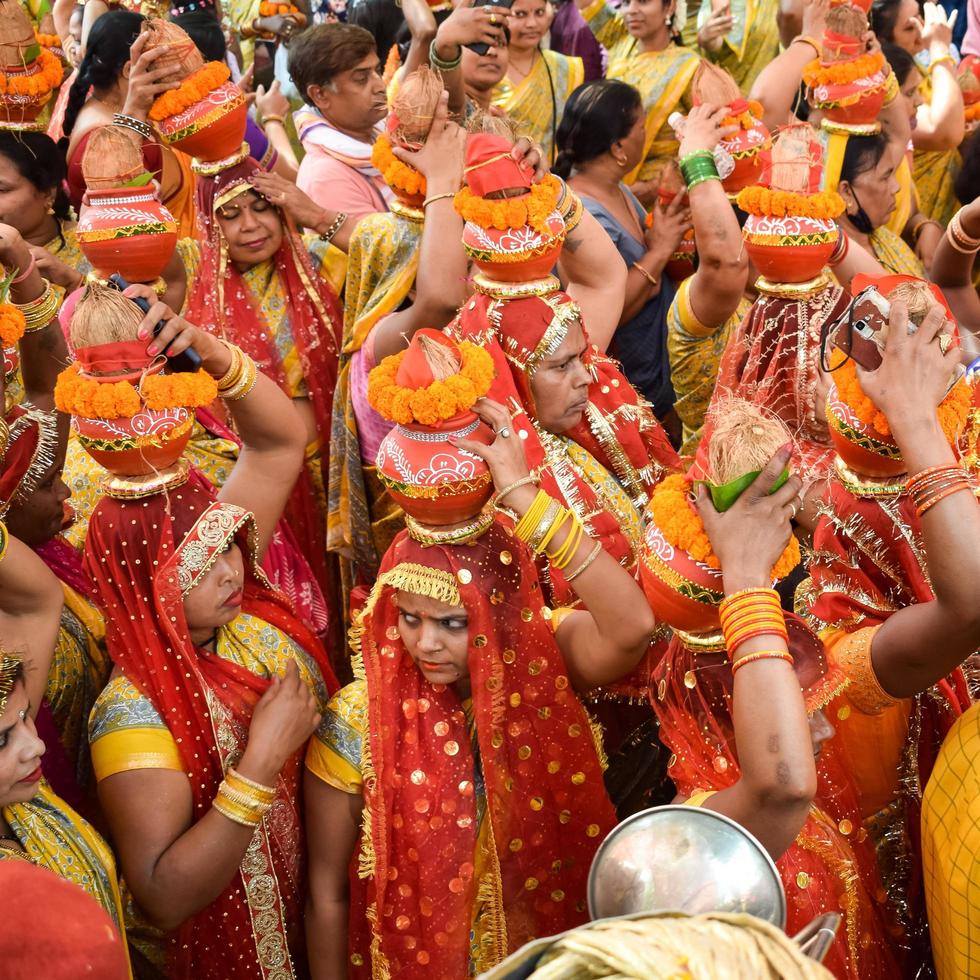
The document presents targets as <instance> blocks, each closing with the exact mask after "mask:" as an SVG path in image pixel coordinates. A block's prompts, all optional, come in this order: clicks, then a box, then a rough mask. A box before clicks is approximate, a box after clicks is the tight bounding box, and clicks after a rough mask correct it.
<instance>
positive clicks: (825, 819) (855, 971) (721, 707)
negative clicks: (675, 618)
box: [652, 614, 898, 980]
mask: <svg viewBox="0 0 980 980" xmlns="http://www.w3.org/2000/svg"><path fill="white" fill-rule="evenodd" d="M786 625H787V629H788V631H789V646H790V651H791V652H792V654H793V657H794V661H795V662H794V669H795V671H796V674H797V677H798V678H799V681H800V686H801V688H802V690H803V696H804V701H805V704H806V709H807V711H808V712H813V711H816V710H817V709H818V708H823V707H824V706H826V705H827V704H828V703H829V702H830V701H831V700H832V699H833V698H834V697H835V696H836V695H837V694H839V693H840V691H841V690H842V689H843V688H844V686H845V684H846V681H845V679H844V676H843V674H841V673H840V672H838V671H837V669H836V668H833V667H831V668H828V665H827V660H826V657H825V654H824V650H823V644H822V643H821V642H820V640H819V639H817V637H816V636H814V634H813V633H812V632H811V631H810V630H809V629H808V628H807V627H806V625H805V624H804V623H803V622H802V621H801V620H800V619H798V618H797V617H795V616H792V615H791V614H787V615H786ZM717 639H718V641H719V642H718V643H714V644H713V643H712V642H710V641H706V642H701V643H699V641H698V639H697V638H693V637H686V638H681V637H679V636H676V635H675V637H674V639H673V640H672V641H671V644H670V649H669V651H668V653H667V655H666V656H665V657H664V658H663V660H662V661H661V662H660V665H659V666H658V668H657V670H656V674H655V680H656V683H655V685H654V687H653V690H655V691H656V697H655V698H654V699H652V700H653V705H654V708H655V709H656V712H657V715H658V717H659V718H660V737H661V739H662V740H663V742H664V744H665V745H667V747H668V748H669V749H670V751H671V752H672V753H673V754H672V756H671V761H670V763H669V772H670V775H671V777H672V778H673V780H674V783H675V785H676V786H677V791H678V793H680V794H682V795H684V796H688V797H689V796H692V795H693V794H694V793H697V792H707V791H718V790H723V789H727V788H728V787H729V786H733V785H734V784H735V783H736V782H737V781H738V779H739V775H740V770H739V764H738V755H737V747H736V745H735V735H734V730H733V727H732V718H731V706H732V671H731V665H730V663H729V660H728V655H727V653H726V652H725V650H724V647H723V641H721V637H720V636H719V637H718V638H717ZM760 707H761V706H760ZM817 773H818V777H819V783H818V791H817V798H816V800H815V805H814V806H811V808H810V813H809V816H808V817H807V820H806V823H805V824H804V827H803V829H802V830H801V831H800V833H799V835H798V836H797V838H796V840H795V841H794V843H793V844H792V845H791V846H790V847H789V848H788V850H787V851H786V852H785V853H784V854H783V856H782V857H781V858H780V859H779V860H778V861H777V862H776V866H777V867H778V868H779V872H780V877H781V878H782V881H783V886H784V887H785V889H786V897H787V906H788V908H787V924H786V931H787V932H788V933H789V934H790V935H793V934H794V933H795V932H797V931H799V930H800V929H802V928H803V927H804V926H805V925H807V923H809V922H810V921H811V920H812V919H813V918H815V917H816V916H817V915H820V914H822V913H824V912H838V913H840V914H841V915H842V916H843V918H844V921H843V922H842V924H841V928H840V930H839V932H838V934H837V940H836V941H835V943H834V945H833V947H832V948H831V950H830V952H829V953H828V955H827V959H826V960H825V965H826V966H827V967H828V969H829V970H830V971H831V972H832V973H833V974H834V976H835V977H839V978H842V980H843V978H846V980H863V978H866V977H891V976H898V969H897V966H896V965H895V963H894V962H893V960H892V958H891V953H890V952H889V942H890V940H889V937H888V935H887V932H886V928H885V923H884V917H883V914H882V906H881V904H880V902H879V901H878V898H879V897H883V894H884V893H883V892H881V890H880V889H881V885H880V881H879V878H878V870H877V863H876V859H875V855H874V851H873V850H872V848H871V845H870V841H868V840H866V839H864V837H862V835H861V833H860V832H858V833H854V831H855V830H859V828H860V827H861V822H860V814H859V811H858V806H857V798H856V794H855V792H854V788H853V785H852V783H851V781H850V778H849V776H848V775H847V770H846V769H845V768H844V766H843V765H842V764H841V762H840V761H839V760H838V758H837V756H836V753H835V751H834V742H833V740H831V741H829V742H827V743H825V744H824V746H823V750H822V752H821V755H820V760H819V762H818V764H817Z"/></svg>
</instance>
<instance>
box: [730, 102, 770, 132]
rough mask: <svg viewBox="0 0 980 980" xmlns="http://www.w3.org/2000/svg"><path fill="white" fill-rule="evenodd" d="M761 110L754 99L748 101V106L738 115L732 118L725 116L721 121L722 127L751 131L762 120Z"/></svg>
mask: <svg viewBox="0 0 980 980" xmlns="http://www.w3.org/2000/svg"><path fill="white" fill-rule="evenodd" d="M762 116H763V109H762V104H761V103H760V102H756V101H755V99H752V100H750V101H749V103H748V105H747V106H746V107H745V108H744V109H743V110H742V111H741V112H739V113H737V114H736V115H732V116H725V118H724V119H722V121H721V125H722V126H740V127H741V128H742V129H752V127H753V126H757V125H758V124H759V120H760V119H762Z"/></svg>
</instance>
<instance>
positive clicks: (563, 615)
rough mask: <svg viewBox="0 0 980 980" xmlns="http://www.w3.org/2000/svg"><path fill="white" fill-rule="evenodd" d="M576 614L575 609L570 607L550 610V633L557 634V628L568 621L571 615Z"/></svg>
mask: <svg viewBox="0 0 980 980" xmlns="http://www.w3.org/2000/svg"><path fill="white" fill-rule="evenodd" d="M574 612H578V610H577V609H572V608H571V606H559V607H558V608H557V609H552V610H551V620H550V623H551V632H552V633H557V632H558V627H559V626H561V624H562V623H564V622H565V620H566V619H568V617H569V616H571V615H572V613H574Z"/></svg>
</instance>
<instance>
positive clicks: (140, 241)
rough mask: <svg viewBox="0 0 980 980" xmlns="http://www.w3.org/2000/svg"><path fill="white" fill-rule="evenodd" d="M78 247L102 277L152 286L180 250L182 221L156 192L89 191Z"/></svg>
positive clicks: (140, 189)
mask: <svg viewBox="0 0 980 980" xmlns="http://www.w3.org/2000/svg"><path fill="white" fill-rule="evenodd" d="M76 234H77V236H78V243H79V245H80V247H81V249H82V252H83V253H84V254H85V257H86V258H87V259H88V260H89V262H91V263H92V267H93V268H94V269H95V271H96V272H97V273H98V274H99V275H100V276H102V277H103V278H108V277H109V276H110V275H111V274H112V273H114V272H118V273H120V274H121V275H122V277H123V278H124V279H127V280H128V281H129V282H153V281H154V280H155V279H157V278H158V277H159V276H161V275H162V274H163V270H164V269H165V268H166V267H167V263H168V262H169V261H170V257H171V256H172V255H173V254H174V249H175V248H176V247H177V222H176V221H175V220H174V217H173V215H172V214H171V213H170V212H169V211H168V210H167V209H166V208H165V207H164V206H163V204H161V203H160V201H159V200H158V198H157V195H156V192H155V191H154V190H153V188H152V187H119V188H114V189H112V190H107V191H88V192H87V193H86V194H85V196H84V197H83V198H82V206H81V208H80V209H79V212H78V225H77V229H76Z"/></svg>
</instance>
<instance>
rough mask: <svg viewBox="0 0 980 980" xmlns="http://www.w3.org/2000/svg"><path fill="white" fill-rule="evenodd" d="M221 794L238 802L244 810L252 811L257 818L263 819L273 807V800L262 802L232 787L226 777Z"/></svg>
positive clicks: (231, 800)
mask: <svg viewBox="0 0 980 980" xmlns="http://www.w3.org/2000/svg"><path fill="white" fill-rule="evenodd" d="M221 795H222V796H223V797H224V798H225V799H226V800H229V801H230V802H232V803H235V804H237V805H238V806H240V807H241V808H242V809H243V810H246V811H247V812H249V813H251V814H252V815H253V816H254V817H255V818H256V819H257V820H261V819H262V817H264V816H265V814H266V813H268V812H269V810H270V809H271V807H272V802H271V801H270V802H268V803H260V802H259V801H258V800H256V798H255V797H254V796H250V795H249V794H248V793H242V792H241V791H239V790H237V789H232V788H231V787H230V786H229V785H228V780H227V779H226V780H225V781H224V783H222V786H221Z"/></svg>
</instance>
